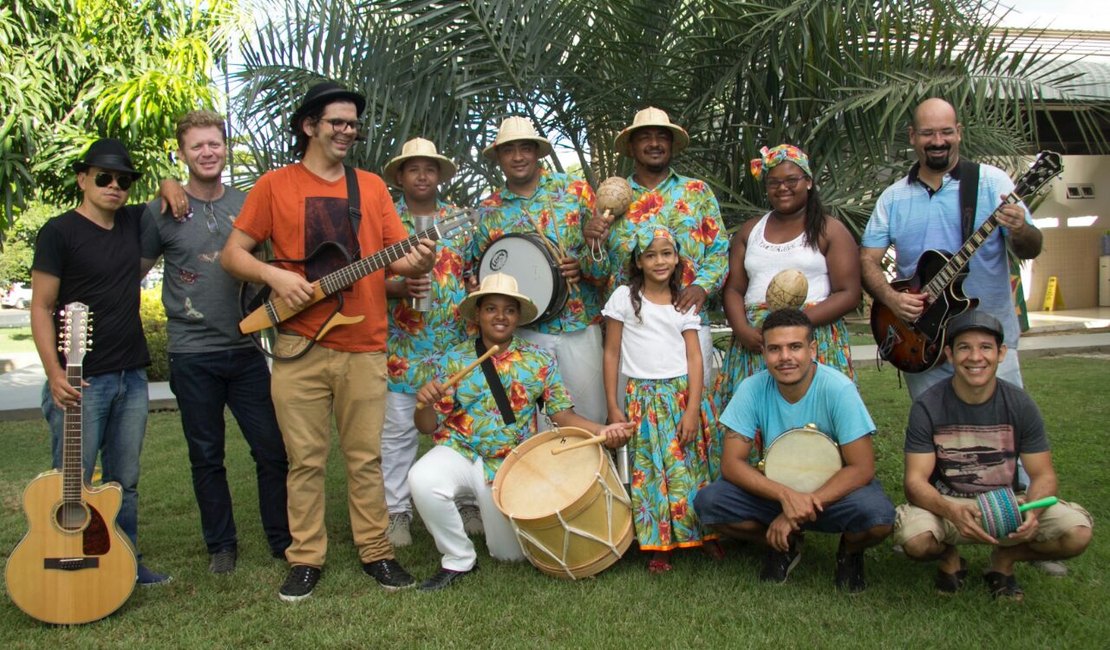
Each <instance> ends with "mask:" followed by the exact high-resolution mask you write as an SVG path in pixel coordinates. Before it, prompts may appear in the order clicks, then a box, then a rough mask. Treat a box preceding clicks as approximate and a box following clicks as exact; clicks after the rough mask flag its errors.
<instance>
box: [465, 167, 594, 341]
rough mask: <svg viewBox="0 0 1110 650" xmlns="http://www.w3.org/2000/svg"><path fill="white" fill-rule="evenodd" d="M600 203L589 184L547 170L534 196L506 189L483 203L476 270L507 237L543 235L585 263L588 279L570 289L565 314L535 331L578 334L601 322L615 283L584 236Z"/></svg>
mask: <svg viewBox="0 0 1110 650" xmlns="http://www.w3.org/2000/svg"><path fill="white" fill-rule="evenodd" d="M594 201H595V196H594V191H593V189H592V188H591V187H590V184H589V183H587V182H586V181H584V180H581V179H574V178H571V177H569V176H567V175H566V174H558V173H555V172H551V171H548V170H546V169H543V170H542V171H541V174H540V183H539V186H538V187H537V188H536V191H535V192H534V193H533V194H532V196H530V197H523V196H520V195H518V194H514V193H513V192H511V191H509V190H508V189H501V190H498V191H496V192H494V193H493V194H492V195H491V196H490V197H489V198H487V199H485V200H484V201H482V210H481V217H480V220H479V223H478V227H477V228H476V231H475V234H474V245H473V248H472V253H471V256H472V259H473V260H474V265H475V268H477V264H478V261H479V260H480V259H481V257H482V253H483V252H484V251H485V250H486V248H488V247H489V245H490V244H492V243H493V242H495V241H497V240H498V239H500V238H501V237H503V236H504V235H507V234H510V233H535V232H537V231H539V232H540V234H542V235H543V236H544V237H546V238H547V239H548V240H549V241H551V242H552V243H555V244H557V245H561V246H562V248H563V250H565V251H566V252H567V255H569V256H571V257H573V258H575V259H577V260H578V261H579V262H580V263H581V266H582V281H580V282H578V284H577V286H574V287H570V288H569V291H570V293H569V296H568V298H567V303H566V306H565V307H563V310H562V312H561V313H559V314H556V315H554V316H552V317H551V318H549V319H547V320H545V321H543V322H541V323H531V324H529V325H528V326H527V327H528V328H529V329H534V330H536V331H537V332H543V333H547V334H559V333H560V332H577V331H579V330H583V329H586V327H588V326H589V325H591V324H594V323H600V322H601V305H602V300H601V290H602V288H603V287H604V286H605V284H606V283H607V282H608V281H609V262H608V260H607V259H602V260H601V261H594V260H593V258H592V257H591V256H590V251H589V248H587V246H586V240H585V235H584V234H583V227H584V226H585V224H586V222H587V221H588V220H589V219H590V217H591V216H592V215H593V209H594ZM541 310H542V306H541Z"/></svg>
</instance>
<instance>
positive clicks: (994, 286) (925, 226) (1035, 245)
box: [860, 98, 1042, 399]
mask: <svg viewBox="0 0 1110 650" xmlns="http://www.w3.org/2000/svg"><path fill="white" fill-rule="evenodd" d="M962 135H963V125H962V124H960V123H959V121H958V120H957V119H956V109H955V108H953V107H952V105H951V104H949V103H948V102H946V101H944V100H943V99H937V98H932V99H927V100H925V101H923V102H921V104H919V105H918V106H917V109H916V110H915V111H914V114H913V124H912V126H910V130H909V138H910V144H911V145H913V149H914V152H915V153H916V154H917V163H915V164H914V166H913V167H911V168H910V172H909V174H908V175H907V176H906V177H905V178H902V179H900V180H898V181H897V182H896V183H894V184H893V185H891V186H890V187H888V188H886V190H884V191H883V193H882V195H881V196H880V197H879V200H878V202H877V203H876V204H875V209H874V211H873V212H872V213H871V218H870V220H869V221H868V222H867V228H866V230H865V231H864V233H863V238H862V247H861V249H860V267H861V269H860V270H861V273H862V275H863V286H864V288H866V289H867V291H868V292H870V293H871V295H872V296H874V298H875V300H878V301H879V302H881V303H883V304H885V305H886V306H887V307H889V308H890V309H891V311H893V312H894V314H895V315H896V316H897V317H898V318H900V319H902V320H905V321H907V322H910V321H913V320H914V319H915V318H917V317H918V316H920V315H921V313H922V311H923V310H924V308H925V294H922V293H908V292H898V291H895V290H894V289H893V288H891V286H890V284H889V283H888V282H887V279H886V275H885V273H884V272H883V266H882V260H883V256H884V255H886V252H887V249H888V248H889V247H891V246H893V247H894V256H895V259H896V264H897V274H896V275H897V278H899V279H901V278H909V277H912V276H913V274H914V272H915V271H916V269H917V260H918V258H919V257H920V256H921V254H922V253H923V252H924V251H926V250H930V249H935V250H943V251H950V252H955V251H958V250H959V249H960V247H961V246H963V243H964V239H965V235H964V233H963V227H962V220H961V215H960V212H961V207H960V179H961V176H964V175H965V174H968V173H969V172H968V167H967V165H966V164H960V140H961V138H962ZM972 166H974V163H972ZM1013 189H1014V183H1013V181H1011V180H1010V177H1009V176H1007V175H1006V173H1005V172H1003V171H1002V170H1001V169H998V168H997V167H992V166H990V165H984V164H980V165H979V186H978V193H977V197H978V200H977V201H976V210H975V217H974V223H973V225H972V230H974V229H976V228H978V227H979V226H980V225H981V224H982V223H983V222H984V221H986V220H987V218H988V217H989V216H990V215H991V213H992V212H994V210H995V208H997V207H998V205H999V204H1000V202H1001V199H1002V197H1005V196H1006V195H1008V194H1009V193H1010V192H1011V191H1013ZM998 221H999V223H1000V224H1001V226H1002V228H1001V229H999V231H998V232H997V233H992V234H991V236H990V237H989V238H988V239H987V241H986V242H984V243H983V245H982V247H981V248H980V249H979V250H978V252H976V253H975V255H974V257H972V258H971V262H970V264H969V265H968V269H969V271H970V272H969V274H968V276H967V279H966V280H965V281H964V284H963V289H964V293H965V294H966V295H967V296H968V297H973V298H978V299H979V310H980V311H983V312H986V313H988V314H990V315H992V316H994V317H995V318H997V319H998V320H999V321H1001V323H1002V325H1003V327H1004V329H1005V331H1006V347H1007V348H1009V349H1010V351H1011V353H1010V354H1008V355H1006V359H1005V360H1004V362H1003V363H1002V364H1001V365H1000V366H999V369H998V376H999V377H1001V378H1002V379H1005V380H1006V381H1009V382H1010V383H1012V384H1016V385H1017V386H1021V385H1022V382H1021V369H1020V367H1019V366H1018V355H1017V345H1018V336H1019V334H1020V328H1019V325H1018V319H1017V315H1016V312H1015V309H1014V301H1013V296H1012V293H1011V290H1010V266H1009V258H1008V256H1007V243H1008V244H1009V247H1012V248H1013V251H1014V253H1015V254H1016V255H1017V256H1018V258H1020V259H1032V258H1034V257H1036V256H1037V255H1038V254H1039V253H1040V252H1041V240H1042V236H1041V232H1040V231H1039V230H1037V228H1036V227H1035V226H1034V225H1033V222H1032V217H1031V216H1030V214H1029V211H1028V210H1027V209H1026V208H1025V206H1024V205H1022V204H1009V205H1006V206H1005V207H1003V208H1002V210H1001V211H999V213H998ZM951 376H952V366H951V364H949V363H947V362H945V363H943V364H940V365H938V366H937V367H935V368H933V369H931V370H928V371H926V372H921V373H907V374H906V386H907V387H908V388H909V391H910V398H911V399H917V397H918V396H920V395H921V393H923V392H924V391H925V389H927V388H928V387H929V386H932V385H933V384H935V383H937V382H940V381H943V380H944V379H947V378H949V377H951Z"/></svg>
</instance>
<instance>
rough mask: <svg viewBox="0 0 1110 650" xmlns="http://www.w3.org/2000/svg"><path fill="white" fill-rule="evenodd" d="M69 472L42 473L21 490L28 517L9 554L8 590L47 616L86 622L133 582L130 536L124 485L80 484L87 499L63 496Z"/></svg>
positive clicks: (118, 601)
mask: <svg viewBox="0 0 1110 650" xmlns="http://www.w3.org/2000/svg"><path fill="white" fill-rule="evenodd" d="M62 490H63V475H62V472H60V471H58V470H51V471H49V472H44V473H42V474H40V475H39V476H38V477H36V478H35V479H34V480H33V481H31V483H30V485H28V486H27V489H26V490H25V491H24V493H23V508H24V510H25V512H26V514H27V520H28V523H29V524H30V526H29V530H28V532H27V535H26V536H24V538H23V540H22V541H21V542H20V543H19V545H18V546H16V548H15V550H14V551H12V554H11V557H10V558H8V566H7V575H6V578H7V584H8V595H9V596H11V599H12V602H14V603H15V604H16V605H17V606H18V607H19V608H20V609H22V610H23V611H24V612H26V613H27V614H28V615H30V616H32V617H34V618H37V619H38V620H40V621H44V622H46V623H57V624H63V625H71V624H76V623H88V622H90V621H95V620H97V619H101V618H104V617H105V616H107V615H109V614H111V613H112V612H114V611H116V610H117V609H119V608H120V606H121V605H123V604H124V603H125V602H127V599H128V597H130V596H131V592H132V591H133V590H134V589H135V575H136V572H137V570H138V566H137V562H136V560H135V552H134V550H133V549H132V547H131V540H130V539H128V538H127V535H125V534H124V533H123V531H122V530H120V528H119V526H118V525H117V524H116V515H117V514H118V513H119V509H120V505H121V504H122V503H123V491H122V490H121V489H120V487H119V485H117V484H115V483H108V484H105V485H100V486H97V487H95V488H90V487H87V486H82V490H81V499H80V501H75V502H65V501H63V499H62Z"/></svg>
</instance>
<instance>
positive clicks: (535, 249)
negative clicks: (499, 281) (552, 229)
mask: <svg viewBox="0 0 1110 650" xmlns="http://www.w3.org/2000/svg"><path fill="white" fill-rule="evenodd" d="M491 273H507V274H509V275H511V276H513V279H515V280H516V284H517V287H518V288H519V289H520V292H521V293H523V294H524V295H526V296H528V298H529V299H531V301H532V302H534V303H535V304H536V309H537V311H538V312H539V315H538V316H537V317H536V320H535V322H542V321H544V320H547V319H549V318H551V317H553V316H555V315H556V314H558V313H559V312H561V311H563V307H564V306H566V304H567V296H568V295H569V291H568V288H567V281H566V278H564V277H563V274H562V273H561V272H560V271H559V263H558V261H557V260H556V259H555V256H554V255H552V254H551V250H550V249H549V248H548V247H547V245H546V244H545V243H544V239H543V237H541V236H539V235H537V234H534V233H513V234H510V235H505V236H504V237H501V238H500V239H498V240H497V241H495V242H493V243H492V244H490V245H489V247H488V248H487V249H486V250H485V252H483V253H482V259H481V260H480V261H479V263H478V281H479V282H480V281H482V280H484V279H485V278H486V276H488V275H489V274H491ZM527 324H528V323H520V325H527Z"/></svg>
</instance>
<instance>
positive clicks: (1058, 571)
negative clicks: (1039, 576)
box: [1030, 560, 1068, 578]
mask: <svg viewBox="0 0 1110 650" xmlns="http://www.w3.org/2000/svg"><path fill="white" fill-rule="evenodd" d="M1030 564H1032V565H1033V566H1035V567H1037V568H1038V569H1040V570H1041V573H1044V574H1045V575H1047V576H1052V577H1054V578H1063V577H1064V576H1066V575H1068V567H1067V565H1066V564H1064V563H1063V562H1057V561H1055V560H1040V561H1037V562H1030Z"/></svg>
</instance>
